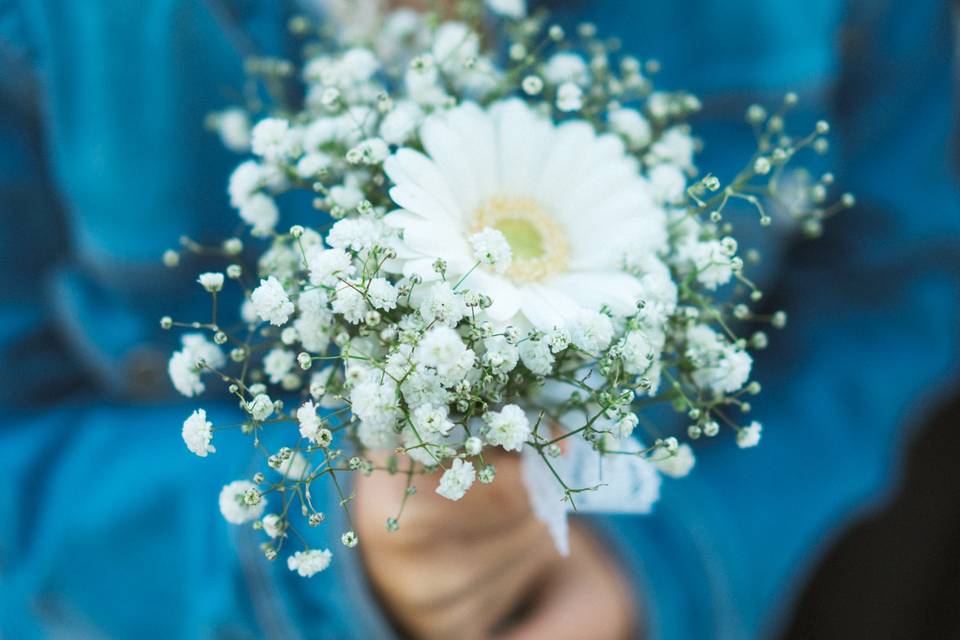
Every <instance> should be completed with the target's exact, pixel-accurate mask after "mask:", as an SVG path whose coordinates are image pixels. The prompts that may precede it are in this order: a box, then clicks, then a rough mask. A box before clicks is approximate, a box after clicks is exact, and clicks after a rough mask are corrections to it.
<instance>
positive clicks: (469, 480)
mask: <svg viewBox="0 0 960 640" xmlns="http://www.w3.org/2000/svg"><path fill="white" fill-rule="evenodd" d="M476 477H477V474H476V471H475V470H474V468H473V463H472V462H467V461H464V460H461V459H460V458H457V459H455V460H454V461H453V464H452V465H451V466H450V468H449V469H447V470H446V471H444V472H443V475H442V476H440V485H439V486H438V487H437V493H438V494H440V495H441V496H443V497H444V498H447V499H448V500H459V499H460V498H462V497H463V496H464V495H465V494H466V493H467V490H469V489H470V487H472V486H473V481H474V480H475V479H476Z"/></svg>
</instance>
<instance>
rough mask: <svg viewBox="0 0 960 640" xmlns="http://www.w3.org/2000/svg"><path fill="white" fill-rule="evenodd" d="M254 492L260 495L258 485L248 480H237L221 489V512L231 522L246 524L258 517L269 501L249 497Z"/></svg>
mask: <svg viewBox="0 0 960 640" xmlns="http://www.w3.org/2000/svg"><path fill="white" fill-rule="evenodd" d="M251 492H252V493H254V494H256V495H258V496H259V492H258V491H257V485H255V484H253V483H252V482H250V481H248V480H235V481H233V482H231V483H230V484H228V485H226V486H225V487H223V490H221V491H220V513H221V514H223V518H224V520H226V521H227V522H229V523H230V524H244V523H246V522H251V521H253V520H256V519H258V518H259V517H260V516H261V515H263V512H264V510H265V509H266V508H267V501H266V500H263V499H258V500H256V501H251V500H249V499H248V498H247V496H248V495H249V494H251Z"/></svg>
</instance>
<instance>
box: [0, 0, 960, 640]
mask: <svg viewBox="0 0 960 640" xmlns="http://www.w3.org/2000/svg"><path fill="white" fill-rule="evenodd" d="M319 4H320V3H319V0H318V1H317V2H306V1H304V2H294V1H292V0H288V1H276V2H274V1H267V0H142V1H140V2H129V1H126V0H101V1H98V2H97V1H91V0H0V220H2V227H0V260H2V266H0V296H2V298H0V373H2V383H0V402H2V404H0V406H2V407H3V409H4V410H3V414H2V418H0V462H2V465H0V470H2V472H3V481H2V483H0V486H2V489H0V491H2V493H0V636H2V637H5V638H17V639H19V638H31V637H67V638H86V637H90V638H95V637H118V638H125V637H134V636H136V637H151V638H152V637H157V638H170V637H218V638H247V637H301V636H302V637H323V638H327V637H329V638H342V637H363V634H362V633H360V632H359V631H358V628H356V627H353V626H351V625H350V624H349V617H350V616H349V615H348V612H353V613H355V612H356V611H364V610H365V609H364V607H371V606H373V605H372V603H371V602H369V598H370V596H369V595H368V594H366V593H365V592H364V591H363V585H362V579H360V578H358V576H357V575H356V574H357V572H358V569H357V567H355V566H353V567H351V566H344V567H341V568H338V569H337V571H338V572H339V573H338V574H337V575H336V577H334V578H331V579H330V580H329V581H327V582H320V581H319V579H315V580H314V581H310V582H307V581H303V580H300V579H298V578H296V577H295V576H294V577H292V578H291V576H290V575H289V572H286V571H285V569H284V568H283V567H271V566H269V565H267V564H266V563H264V562H263V561H262V559H261V557H260V554H259V551H258V549H257V545H256V540H255V539H254V538H253V537H252V536H251V535H248V533H249V532H248V533H244V532H238V531H229V530H228V528H227V526H226V525H225V524H224V523H222V522H221V521H220V517H219V514H218V513H217V512H216V506H215V505H216V496H217V493H218V492H219V489H220V486H221V485H222V484H223V483H224V482H226V481H228V480H230V479H233V478H235V477H239V476H240V475H241V474H244V473H246V469H245V468H244V467H243V465H242V460H243V455H242V454H241V453H239V452H233V453H231V449H230V444H229V442H228V441H224V442H223V443H222V444H221V442H218V443H217V446H218V449H219V451H218V453H217V455H215V456H213V457H211V458H210V459H207V460H203V461H200V460H198V459H195V458H194V457H192V456H190V455H188V454H187V452H186V451H185V450H184V448H183V443H182V441H181V440H180V434H179V426H180V424H181V422H182V421H183V419H184V418H185V417H186V416H187V415H188V414H189V412H190V411H192V410H193V408H195V406H194V404H193V403H184V402H183V400H182V399H176V398H175V397H174V396H173V394H172V392H171V390H170V388H169V386H170V385H169V383H168V381H167V380H166V378H165V366H166V359H167V357H168V355H169V352H170V351H171V350H172V349H173V348H175V343H174V337H173V336H172V335H170V334H167V333H164V332H162V331H161V330H160V329H159V325H158V318H160V317H161V316H162V315H172V316H174V317H178V318H194V317H198V318H202V317H205V313H206V305H207V304H208V300H207V297H206V296H205V294H203V292H202V291H201V290H200V288H199V287H197V286H196V285H195V284H193V282H192V278H191V277H190V275H189V274H191V273H195V272H196V271H198V270H200V269H201V268H202V266H203V265H202V263H201V262H199V261H192V262H188V263H186V264H184V265H183V266H182V267H181V268H180V269H177V270H168V269H164V268H163V267H162V266H161V262H160V256H161V254H162V253H163V251H164V250H165V249H167V248H168V247H170V246H175V245H176V243H177V239H178V238H179V236H180V235H181V234H187V235H189V236H190V237H192V238H194V239H197V240H198V241H201V242H208V243H214V242H218V241H219V240H220V239H222V238H223V237H226V236H227V235H228V234H229V233H231V231H232V230H233V229H234V228H235V226H236V214H235V212H233V211H232V210H231V209H230V208H229V206H228V201H227V198H226V195H225V184H226V179H227V176H228V175H229V172H230V170H231V168H232V166H233V165H235V164H236V162H237V159H236V157H234V156H232V155H231V154H229V153H228V152H226V151H224V150H223V149H222V147H221V145H220V142H219V141H218V140H217V139H216V138H215V136H213V135H211V134H210V133H209V132H208V131H207V130H205V128H204V116H205V114H207V113H208V112H209V111H212V110H215V109H219V108H223V107H224V106H227V105H229V104H232V103H233V102H235V100H236V97H237V94H238V93H237V92H238V89H239V88H240V87H241V86H242V84H243V60H244V59H245V58H246V57H248V56H251V55H262V54H270V55H289V54H293V53H295V52H296V49H297V42H296V41H295V39H293V38H292V37H291V36H289V34H288V31H287V28H286V25H287V22H288V20H289V18H290V17H291V16H292V15H294V14H295V13H300V12H307V13H309V14H315V15H321V14H322V11H321V10H320V9H319ZM544 4H553V5H554V8H555V9H556V10H557V11H558V18H559V19H560V21H561V22H563V23H565V24H568V25H572V24H574V23H576V22H577V21H580V20H590V21H592V22H595V23H596V24H597V25H598V26H599V27H600V29H601V31H602V32H603V33H608V34H610V35H615V36H618V37H619V38H621V39H622V41H623V44H624V49H626V50H628V51H631V52H634V53H636V54H637V55H638V56H640V57H642V58H646V57H656V58H658V59H659V60H660V61H661V63H662V66H663V69H664V71H663V73H662V74H661V75H662V83H663V85H664V86H666V87H668V88H683V89H688V90H691V91H693V92H694V93H696V94H698V95H699V96H700V97H701V98H702V100H703V102H704V115H703V116H702V117H701V118H699V120H698V122H696V126H697V127H698V133H699V134H700V136H701V137H702V138H703V139H704V141H705V143H706V148H705V151H704V153H703V154H702V156H701V158H700V159H699V162H698V164H699V166H701V167H702V168H704V169H706V170H710V171H713V172H715V173H717V174H719V175H720V176H721V177H724V176H729V175H730V173H731V172H732V171H735V170H736V169H738V168H739V163H740V161H742V159H743V158H745V157H748V155H749V153H750V151H751V146H752V136H751V135H750V133H749V130H748V128H747V127H746V126H745V125H744V124H743V113H744V110H745V108H746V106H747V105H748V104H750V103H751V102H766V103H768V104H769V103H773V104H776V103H778V102H779V101H780V100H781V99H782V95H783V93H785V92H786V91H787V90H794V91H797V92H798V94H799V96H800V105H801V107H800V109H799V113H798V116H797V118H798V120H799V121H800V123H806V124H808V125H809V124H812V122H813V121H814V120H815V119H817V118H820V117H825V118H827V119H828V120H829V121H830V122H831V124H832V125H833V130H834V136H833V137H834V141H835V142H834V146H833V148H832V152H831V154H830V157H829V158H828V160H829V162H830V166H832V168H833V169H834V172H835V174H836V177H837V183H838V184H839V185H841V188H842V189H844V190H849V191H853V192H855V193H856V194H857V198H858V206H857V207H856V208H855V209H854V210H852V211H849V212H845V213H843V214H842V215H841V216H839V217H838V218H836V219H835V220H833V221H832V222H831V223H830V224H828V225H827V233H826V236H825V237H824V238H823V239H821V240H819V241H816V242H809V241H803V240H800V239H798V238H795V237H793V235H792V234H790V233H789V229H787V228H785V229H782V230H781V231H780V232H779V233H774V234H770V235H768V236H767V237H766V239H765V240H762V243H763V246H762V247H760V248H761V249H762V251H763V254H764V263H763V271H764V273H763V279H764V282H765V283H766V289H767V290H768V291H769V292H770V293H771V294H772V295H771V296H770V297H771V301H770V307H771V308H780V307H784V308H786V309H787V310H788V311H789V312H790V318H791V322H790V327H789V329H788V330H787V331H785V332H782V333H780V334H778V335H776V336H775V340H774V341H773V346H772V348H771V349H770V351H769V352H767V353H766V354H765V355H764V357H763V358H761V360H760V361H759V362H758V363H757V378H758V379H759V380H761V381H763V383H764V386H765V393H764V394H763V395H762V396H761V398H760V400H759V401H758V402H757V403H755V408H754V415H755V416H756V418H757V419H759V420H761V421H762V422H763V423H764V425H765V429H764V441H763V443H762V446H761V447H759V448H758V449H757V450H755V451H751V452H750V453H749V455H746V454H741V455H737V452H736V451H733V448H732V447H731V446H728V445H724V444H722V443H717V444H711V445H709V446H708V447H705V448H704V449H703V450H702V453H701V454H700V461H699V464H698V467H697V470H696V472H695V474H694V476H693V477H691V478H689V479H686V480H683V481H678V482H671V483H669V484H668V485H667V487H666V488H665V491H664V498H663V502H662V503H661V505H659V506H658V510H657V513H656V514H655V515H654V516H652V517H650V518H648V519H636V518H622V519H619V520H614V526H616V527H618V528H619V529H620V530H621V531H622V532H623V533H624V534H625V536H624V537H625V538H626V539H628V540H629V541H630V543H629V545H628V546H627V547H626V551H624V553H627V554H630V555H631V556H632V560H631V563H630V564H635V565H638V566H640V567H641V568H640V569H638V571H641V572H642V573H643V575H644V576H645V582H646V585H647V590H648V593H644V594H642V597H643V598H644V599H645V601H646V602H647V603H648V605H647V606H648V608H649V613H650V616H651V630H652V632H653V633H654V634H656V635H658V636H661V637H677V638H707V637H731V638H740V637H757V636H764V637H769V636H774V635H787V636H791V637H850V636H851V635H862V636H865V637H872V638H886V637H890V638H895V637H937V636H939V637H960V636H958V635H957V634H960V626H958V622H957V611H956V609H955V607H953V606H951V605H950V602H953V603H955V598H956V593H957V592H958V591H957V586H958V576H960V554H958V550H957V540H960V537H958V535H957V534H958V533H960V516H958V512H957V509H958V506H960V500H957V499H956V498H957V495H958V485H957V474H956V471H955V470H954V469H955V467H956V464H955V461H956V459H957V457H956V455H955V454H958V453H960V446H958V439H957V433H958V431H957V429H956V428H957V427H960V424H958V423H960V419H958V414H957V411H956V407H955V405H953V406H952V405H950V404H949V401H950V399H951V398H952V397H953V396H954V394H956V392H957V389H958V378H957V374H958V354H960V349H958V340H960V198H958V195H960V194H958V154H957V146H956V144H955V143H956V133H957V130H956V125H957V109H956V104H957V103H956V89H957V66H956V61H957V53H956V52H957V34H958V29H957V15H956V5H955V4H954V3H948V2H943V1H939V2H938V1H932V0H911V1H906V0H873V1H870V0H783V1H778V2H770V1H769V0H741V1H738V2H709V1H706V0H695V1H689V2H671V3H665V2H646V1H641V0H629V1H628V0H597V1H593V2H576V1H567V2H555V3H544ZM320 19H322V18H320ZM756 242H761V240H757V241H756ZM220 404H221V406H218V403H217V402H216V401H212V402H207V401H205V402H204V405H205V406H206V408H207V410H208V412H210V413H211V415H212V416H213V418H214V421H216V417H217V416H218V415H224V416H226V415H229V414H230V413H231V412H233V411H235V409H233V408H231V407H230V406H229V403H220ZM938 411H939V413H938ZM935 416H939V417H938V418H936V419H934V418H935ZM938 421H939V422H938ZM925 425H926V427H925ZM935 425H940V427H936V426H935ZM951 427H952V428H951ZM924 428H926V429H939V430H936V431H926V432H925V431H924V430H923V429H924ZM924 433H927V434H935V435H927V436H926V437H927V438H928V440H921V443H923V442H929V443H932V444H926V445H923V446H919V447H918V448H917V450H916V451H917V453H916V454H915V456H914V463H913V465H914V466H913V467H905V466H904V460H905V452H906V451H907V447H908V443H909V442H911V441H912V440H914V439H915V438H918V437H921V438H922V437H923V435H922V434H924ZM905 468H906V469H915V470H914V471H911V472H905V471H904V469H905ZM951 496H952V498H951ZM891 500H893V501H892V502H891ZM864 518H868V519H867V520H864ZM844 536H846V537H844ZM831 549H832V551H830V550H831ZM911 554H912V555H911ZM825 557H826V558H827V560H826V561H824V560H823V559H824V558H825ZM818 563H820V569H819V573H818V569H817V567H818ZM878 576H879V577H878ZM805 585H807V586H805ZM798 603H800V604H799V605H798ZM798 606H799V607H800V608H799V609H797V607H798ZM792 612H793V613H792ZM791 620H792V622H791ZM950 625H953V626H950ZM858 632H860V633H858ZM358 634H359V635H358ZM368 637H369V636H368Z"/></svg>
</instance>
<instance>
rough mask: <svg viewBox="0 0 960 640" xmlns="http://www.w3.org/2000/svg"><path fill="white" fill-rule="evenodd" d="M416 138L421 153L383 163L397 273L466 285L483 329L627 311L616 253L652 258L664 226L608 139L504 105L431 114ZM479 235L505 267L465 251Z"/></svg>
mask: <svg viewBox="0 0 960 640" xmlns="http://www.w3.org/2000/svg"><path fill="white" fill-rule="evenodd" d="M420 137H421V141H422V143H423V148H424V150H425V151H426V154H423V153H419V152H417V151H414V150H411V149H407V148H404V149H400V150H399V151H397V153H396V154H394V155H393V156H392V157H390V158H389V159H388V160H387V161H386V163H385V169H386V172H387V174H388V175H389V177H390V179H391V180H392V181H393V183H394V187H393V188H392V189H391V191H390V195H391V197H392V198H393V200H394V202H396V203H397V204H398V205H399V206H400V207H402V208H401V209H398V210H396V211H393V212H391V213H390V214H388V215H387V216H386V218H385V219H386V222H387V224H388V225H390V226H392V227H394V228H397V229H399V230H400V231H401V232H402V239H401V240H400V241H399V243H398V246H397V261H396V263H395V264H394V266H395V267H396V268H397V269H398V270H402V271H403V273H404V274H405V275H412V274H419V275H420V276H421V277H423V278H424V279H425V280H431V279H433V280H435V279H437V278H438V277H439V276H438V275H437V273H436V272H435V271H434V269H433V265H434V263H435V262H436V260H437V258H442V259H443V260H444V261H445V262H446V264H447V276H448V280H450V276H453V281H454V282H456V281H457V279H458V278H461V277H464V276H466V277H465V278H464V281H463V284H462V285H461V288H466V289H471V290H474V291H478V292H480V293H484V294H486V295H488V296H489V297H490V298H491V300H492V301H493V305H492V306H491V307H490V308H489V309H487V313H488V314H489V316H490V317H491V318H492V319H493V320H495V321H499V322H507V321H514V322H516V321H517V320H519V319H522V318H525V319H526V320H527V321H529V323H531V324H532V325H534V326H536V327H538V328H540V329H543V330H551V329H553V328H554V327H563V326H566V324H567V321H568V319H570V318H572V317H574V316H575V315H576V313H577V312H578V311H579V310H581V309H584V308H587V309H591V310H598V309H599V308H600V307H601V305H607V306H608V307H609V308H610V309H611V310H612V311H613V312H614V313H615V314H620V315H627V314H631V313H634V312H635V309H636V302H637V300H639V299H641V298H642V297H643V294H644V290H645V287H644V285H643V284H642V283H641V281H640V280H639V279H638V278H637V277H635V276H633V275H630V274H628V273H625V272H624V271H623V269H622V267H623V258H624V254H625V252H626V250H627V249H628V248H629V250H630V253H631V255H634V256H636V255H637V254H638V253H640V254H646V255H649V256H651V257H652V258H653V259H656V254H657V252H658V251H659V250H660V249H662V248H663V247H664V246H665V244H666V237H667V234H666V218H665V214H664V211H663V210H662V209H661V208H660V206H658V205H657V204H656V203H655V201H654V200H653V198H652V197H651V189H650V186H649V184H648V183H647V181H646V180H645V179H644V178H643V176H642V175H641V174H640V170H639V168H638V166H637V163H636V161H635V160H634V159H633V158H631V157H630V156H629V155H628V154H627V153H626V151H625V149H624V144H623V142H622V141H621V140H620V139H619V138H618V137H617V136H615V135H612V134H606V135H599V134H597V132H596V131H595V130H594V128H593V127H592V126H591V125H590V124H589V123H587V122H585V121H569V122H565V123H563V124H560V125H556V124H554V123H553V122H551V121H550V120H548V119H547V118H545V117H543V116H541V115H539V114H538V113H537V112H535V111H534V110H533V109H532V108H530V107H529V106H527V105H526V104H525V103H524V102H523V101H521V100H516V99H513V100H506V101H502V102H499V103H496V104H494V105H492V106H491V107H490V108H488V109H486V110H484V109H482V108H481V107H479V106H478V105H476V104H474V103H472V102H467V103H464V104H462V105H460V106H458V107H456V108H453V109H451V110H449V111H446V112H442V113H437V114H434V115H431V116H430V117H428V118H427V119H426V120H425V121H424V123H423V125H422V127H421V129H420ZM486 229H492V230H495V231H498V232H499V233H500V234H502V236H503V238H505V239H506V242H507V243H508V244H509V248H510V253H511V254H512V259H511V260H510V262H509V265H508V266H506V268H504V267H503V262H502V261H501V262H500V263H499V264H496V261H491V259H490V258H489V256H486V255H485V254H484V250H485V249H484V247H485V244H484V243H481V244H484V247H481V248H480V249H481V250H479V251H478V246H477V244H478V243H477V242H475V241H471V239H472V238H473V239H475V238H476V234H478V233H481V232H483V231H484V230H486ZM487 252H489V251H487ZM491 262H495V264H490V263H491ZM497 267H500V270H502V271H503V273H499V272H498V268H497Z"/></svg>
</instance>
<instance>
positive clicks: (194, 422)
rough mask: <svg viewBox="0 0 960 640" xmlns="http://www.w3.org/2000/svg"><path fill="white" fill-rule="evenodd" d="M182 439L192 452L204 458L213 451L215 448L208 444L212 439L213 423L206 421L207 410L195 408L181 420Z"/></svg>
mask: <svg viewBox="0 0 960 640" xmlns="http://www.w3.org/2000/svg"><path fill="white" fill-rule="evenodd" d="M181 435H182V436H183V441H184V442H185V443H186V445H187V449H189V450H190V451H191V452H192V453H195V454H197V455H198V456H200V457H201V458H206V457H207V454H208V453H215V452H216V451H217V450H216V448H215V447H214V446H213V445H212V444H210V442H211V440H213V424H212V423H210V422H207V412H206V411H204V410H203V409H197V410H196V411H194V412H193V413H191V414H190V417H189V418H187V419H186V420H185V421H184V422H183V432H182V434H181Z"/></svg>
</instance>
